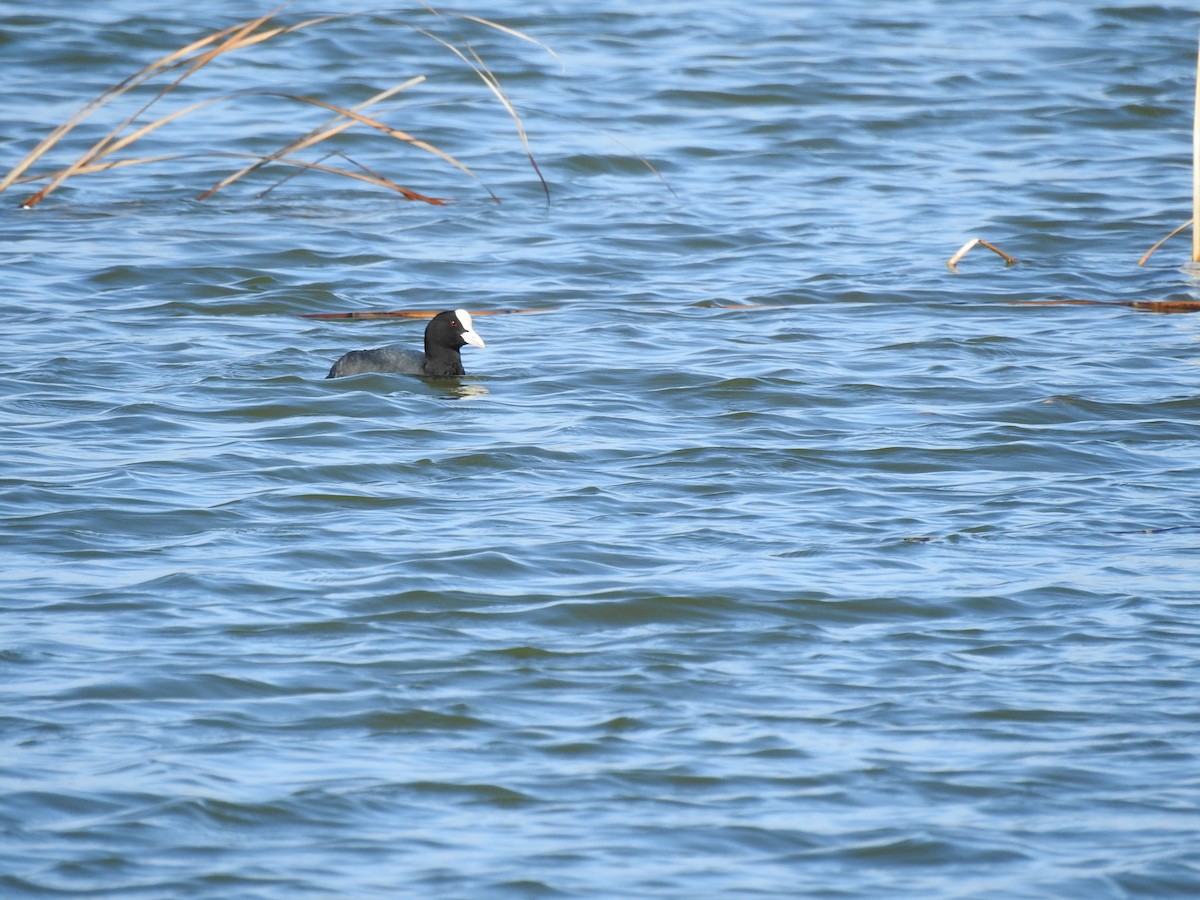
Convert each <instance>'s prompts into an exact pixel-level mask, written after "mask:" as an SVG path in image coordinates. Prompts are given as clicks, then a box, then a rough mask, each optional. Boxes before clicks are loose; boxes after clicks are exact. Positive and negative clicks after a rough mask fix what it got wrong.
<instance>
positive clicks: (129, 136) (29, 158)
mask: <svg viewBox="0 0 1200 900" xmlns="http://www.w3.org/2000/svg"><path fill="white" fill-rule="evenodd" d="M422 5H423V8H424V10H425V12H427V13H430V14H432V15H433V16H434V17H436V19H437V20H439V21H442V22H445V21H447V20H448V18H454V19H458V20H461V21H466V22H471V23H475V24H476V25H480V26H482V27H485V28H489V29H493V30H495V31H498V32H500V33H502V34H505V35H507V36H510V37H515V38H519V39H521V40H524V41H528V42H530V43H533V44H536V45H537V46H539V47H541V48H542V49H544V50H546V52H547V53H549V54H550V55H551V56H552V57H554V58H555V59H557V57H556V56H555V54H554V52H553V51H552V50H550V49H549V48H548V47H546V46H545V45H544V44H542V43H541V42H540V41H537V40H536V39H534V38H532V37H530V36H529V35H526V34H524V33H523V32H520V31H517V30H516V29H513V28H510V27H508V26H505V25H501V24H499V23H496V22H492V21H490V20H488V19H483V18H480V17H478V16H468V15H464V14H460V13H448V12H442V11H439V10H436V9H434V8H432V7H430V6H425V5H424V4H422ZM279 12H280V9H276V10H274V11H272V12H270V13H267V14H265V15H262V16H256V17H254V18H250V19H246V20H244V21H242V22H239V23H237V24H235V25H231V26H228V27H226V28H221V29H218V30H217V31H214V32H212V33H211V34H207V35H205V36H203V37H201V38H198V39H197V40H194V41H192V42H191V43H189V44H186V45H185V46H183V47H180V48H179V49H177V50H174V51H172V52H171V53H168V54H166V55H165V56H163V57H161V58H160V59H157V60H155V61H154V62H152V63H150V64H149V65H147V66H144V67H143V68H141V69H139V70H138V71H137V72H135V73H133V74H132V75H130V76H129V77H127V78H125V79H123V80H122V81H120V82H118V83H117V84H114V85H112V86H110V87H108V88H106V89H105V90H103V91H101V92H100V93H99V94H98V95H97V96H95V97H93V98H92V99H91V100H89V101H88V102H87V103H85V104H83V106H81V107H80V108H79V109H78V110H76V112H75V113H73V114H72V115H71V116H70V117H68V118H67V119H66V121H64V122H62V123H61V124H60V125H58V126H57V127H56V128H54V129H53V130H51V132H50V133H49V134H48V135H46V136H45V137H44V138H42V140H41V141H39V142H38V143H37V144H36V145H35V146H34V147H33V149H32V150H30V151H29V152H28V153H27V154H26V155H25V156H24V157H23V158H22V159H21V160H20V161H19V162H18V163H17V164H16V165H15V166H13V167H12V168H11V169H10V170H9V171H8V173H7V174H5V175H4V176H3V177H0V193H3V192H4V191H6V190H8V189H9V188H10V187H12V186H14V185H19V184H27V183H31V182H39V181H45V182H46V184H45V185H44V186H43V187H42V188H41V189H40V190H38V191H37V192H36V193H34V194H31V195H30V196H28V197H26V198H25V199H24V200H23V201H22V202H21V204H20V205H21V206H22V207H23V208H26V209H29V208H32V207H34V206H37V205H38V204H39V203H41V202H42V201H43V200H44V199H45V198H46V197H47V196H49V195H50V194H51V193H52V192H53V191H54V190H56V189H57V188H58V187H59V186H61V185H62V184H63V183H64V182H66V181H67V180H68V179H69V178H73V177H75V176H77V175H86V174H92V173H95V172H103V171H109V170H112V169H118V168H125V167H128V166H135V165H141V164H143V163H151V162H163V161H173V160H184V159H191V158H195V157H198V156H229V157H234V158H245V159H249V160H250V162H248V163H247V164H246V165H245V166H243V167H242V168H241V169H239V170H238V171H236V172H234V173H232V174H231V175H229V176H227V177H226V178H223V179H221V180H220V181H219V182H217V183H216V184H215V185H213V186H212V187H210V188H208V189H207V190H205V191H202V192H201V193H200V194H198V195H197V199H199V200H204V199H206V198H208V197H211V196H212V195H213V194H215V193H216V192H217V191H219V190H222V189H223V188H226V187H228V186H229V185H231V184H233V183H234V182H236V181H238V180H239V179H241V178H243V177H245V176H246V175H249V174H250V173H252V172H255V171H257V170H258V169H261V168H263V167H264V166H267V165H273V164H278V165H286V166H292V167H297V168H299V169H301V170H307V171H320V172H327V173H330V174H333V175H338V176H341V177H345V178H353V179H356V180H358V181H363V182H366V183H368V184H371V185H375V186H377V187H381V188H384V189H386V190H390V191H393V192H395V193H397V194H399V195H400V196H402V197H404V198H405V199H408V200H417V201H421V202H424V203H431V204H442V203H444V202H445V200H442V199H439V198H436V197H430V196H427V195H425V194H423V193H420V192H418V191H414V190H411V189H409V188H406V187H403V186H401V185H399V184H397V183H396V182H395V181H393V180H391V179H390V178H387V177H386V176H384V175H381V174H379V173H378V172H374V171H372V170H370V169H368V168H366V167H365V166H360V165H358V164H357V163H353V162H352V163H351V164H352V165H354V167H355V169H342V168H338V167H334V166H328V165H325V164H324V160H325V159H328V157H329V156H330V155H333V154H326V155H325V156H323V157H321V159H319V160H318V161H316V162H313V161H308V160H304V159H300V158H298V157H297V156H295V155H294V154H296V153H300V152H302V151H304V150H308V149H310V148H312V147H314V146H316V145H317V144H320V143H321V142H322V141H325V140H327V139H329V138H332V137H334V136H336V135H338V134H341V133H342V132H344V131H346V130H347V129H349V128H352V127H354V126H356V125H363V126H366V127H368V128H371V129H374V130H376V131H377V132H379V133H381V134H383V135H385V136H387V137H389V138H391V139H393V140H397V141H401V142H403V143H406V144H409V145H411V146H413V147H415V148H417V149H419V150H421V151H423V152H425V153H430V154H433V155H434V156H436V157H438V158H439V159H441V160H442V161H443V162H445V163H447V164H448V165H450V166H452V167H454V168H456V169H458V170H459V171H461V172H463V173H464V174H466V175H469V176H470V177H472V178H475V180H476V181H478V178H476V176H475V173H474V172H472V171H471V169H470V168H469V167H467V166H466V165H465V164H463V163H461V162H459V161H458V160H457V159H455V158H454V157H453V156H451V155H450V154H449V153H446V152H444V151H443V150H440V149H438V148H437V147H435V146H433V145H432V144H430V143H428V142H426V141H423V140H420V139H419V138H417V137H415V136H413V135H411V134H409V133H408V132H406V131H403V130H401V129H398V128H394V127H392V126H390V125H387V124H385V123H384V122H382V121H380V120H379V119H378V118H376V117H372V116H368V115H367V114H366V113H365V112H364V110H367V109H369V108H370V107H372V106H374V105H376V104H378V103H381V102H383V101H385V100H388V99H391V98H392V97H394V96H395V95H396V94H398V93H400V92H401V91H405V90H407V89H409V88H411V87H414V86H416V85H418V84H420V83H421V82H423V81H424V80H425V76H423V75H418V76H415V77H413V78H409V79H408V80H406V81H404V82H402V83H401V84H397V85H394V86H392V87H390V88H387V89H385V90H383V91H380V92H379V93H377V94H375V95H374V96H372V97H370V98H369V99H367V100H365V101H363V102H361V103H358V104H357V105H355V106H352V107H345V106H340V105H338V104H335V103H330V102H328V101H325V100H318V99H316V98H313V97H308V96H304V95H301V94H294V93H286V92H281V91H266V90H253V89H246V90H239V91H236V92H233V93H227V94H222V95H219V96H215V97H207V98H205V99H203V100H200V101H198V102H196V103H192V104H190V105H187V106H184V107H181V108H179V109H176V110H173V111H172V112H169V113H167V114H165V115H162V116H160V117H158V118H155V119H152V120H149V121H146V113H147V112H148V111H149V110H150V109H151V108H152V107H154V106H155V105H156V104H158V103H159V101H161V100H163V99H164V98H166V97H167V96H168V95H169V94H170V93H171V92H172V91H174V90H175V88H177V87H178V86H179V85H180V84H181V83H182V82H183V81H184V80H185V79H187V78H188V77H189V76H191V75H193V74H195V73H196V72H197V71H199V70H201V69H202V68H204V67H205V66H207V65H209V64H210V63H212V62H213V60H215V59H218V58H220V57H221V56H224V55H225V54H228V53H232V52H233V51H235V50H241V49H244V48H246V47H250V46H253V45H255V44H260V43H262V42H264V41H267V40H271V39H272V38H276V37H279V36H281V35H286V34H290V33H293V32H296V31H299V30H301V29H304V28H310V27H313V26H317V25H322V24H325V23H329V22H335V21H338V20H344V19H347V18H353V17H355V16H369V15H373V14H372V13H343V14H331V15H319V16H311V17H308V18H302V19H300V20H299V21H296V22H293V23H291V24H287V25H284V24H276V23H275V22H274V19H275V17H276V16H277V15H278V14H279ZM405 27H407V28H409V29H410V30H412V31H414V32H416V33H417V34H420V35H422V36H423V37H426V38H429V39H431V40H433V41H436V42H437V43H438V44H440V45H441V46H443V47H445V48H446V49H448V50H449V51H451V52H452V53H453V54H455V55H456V56H457V57H458V58H459V59H460V60H462V61H463V62H464V63H466V64H467V65H468V66H470V68H471V69H472V70H473V71H474V72H475V74H476V75H477V76H478V77H479V78H480V80H482V81H483V83H484V84H485V85H486V86H487V88H488V90H489V91H491V93H492V94H493V95H494V96H495V97H496V98H497V99H498V100H499V102H500V103H501V105H502V106H503V107H504V109H505V110H506V111H507V112H508V114H509V116H510V117H511V118H512V120H513V122H514V123H515V125H516V131H517V135H518V137H519V139H520V141H521V145H522V147H523V148H524V150H525V154H526V157H527V158H528V160H529V163H530V165H531V166H532V168H533V171H534V173H535V174H536V175H537V177H538V180H539V181H540V182H541V184H542V188H543V190H544V191H546V193H547V196H548V195H549V189H548V187H547V185H546V180H545V178H543V177H542V173H541V170H540V169H539V168H538V164H537V161H536V159H535V158H534V155H533V152H532V150H531V148H530V145H529V140H528V137H527V136H526V133H525V128H524V125H523V124H522V122H521V117H520V116H519V115H518V113H517V111H516V108H515V107H514V106H513V104H512V102H511V101H510V100H509V99H508V96H507V95H506V94H505V92H504V90H503V88H502V86H501V84H500V80H499V78H497V76H496V74H495V73H494V72H493V71H492V70H491V69H490V68H489V67H488V65H487V64H486V63H485V62H484V60H483V59H482V57H481V56H480V55H479V53H478V52H476V51H475V49H474V48H472V47H471V46H470V45H469V44H464V45H463V46H461V47H460V46H459V45H458V44H456V43H454V42H453V41H451V40H448V39H446V38H443V37H440V36H438V35H436V34H434V33H433V32H432V31H430V30H429V29H426V28H419V27H415V26H405ZM171 73H178V74H176V75H175V77H174V79H173V80H171V81H168V82H167V83H165V84H163V85H162V86H161V87H160V88H159V89H158V90H157V91H156V92H155V93H154V94H153V95H152V96H151V97H150V99H149V100H147V101H146V102H145V103H144V104H142V105H141V107H140V108H138V109H137V110H136V111H135V112H133V113H132V114H131V115H129V116H127V117H126V118H125V119H123V120H122V121H121V122H119V123H118V124H117V125H116V126H115V127H113V128H111V129H110V130H109V131H108V132H106V133H105V134H104V135H103V136H102V137H101V138H99V139H98V140H97V141H96V142H95V143H93V144H92V145H91V147H89V148H88V149H87V150H86V151H85V152H84V153H83V154H81V155H80V156H79V157H78V158H77V159H75V161H74V162H72V163H70V164H69V165H67V166H65V167H63V168H58V169H53V170H51V171H48V172H42V173H39V174H27V173H28V172H29V170H30V169H31V168H33V167H34V166H35V165H37V164H38V163H39V162H41V161H42V160H43V157H45V156H47V154H49V153H50V152H51V151H52V150H54V149H55V147H57V145H58V144H59V143H60V142H61V141H62V140H63V139H64V138H66V137H67V136H68V135H69V134H71V132H72V131H74V130H75V128H76V127H78V126H79V125H80V124H82V123H83V122H84V121H85V120H87V119H88V118H90V117H91V116H92V115H93V114H94V113H96V112H98V111H99V110H101V109H102V108H103V107H105V106H106V105H107V104H109V103H111V102H112V101H114V100H116V99H117V98H119V97H121V96H123V95H124V94H126V93H127V92H129V91H131V90H133V89H135V88H138V87H140V86H141V85H143V84H146V83H147V82H150V81H151V80H153V79H156V78H160V77H166V76H168V75H170V74H171ZM256 95H257V96H274V97H280V98H283V99H285V100H290V101H293V102H296V103H302V104H308V105H312V106H318V107H322V108H324V109H326V110H329V111H330V112H332V113H333V114H334V115H333V117H332V118H330V119H328V120H327V121H326V122H325V123H323V124H322V125H320V126H318V127H317V128H314V129H312V130H311V131H309V132H307V133H306V134H304V135H301V136H300V137H297V138H295V139H294V140H292V141H289V142H288V143H286V144H284V145H283V146H282V147H280V148H279V149H277V150H275V151H273V152H270V153H265V154H261V155H257V154H248V153H234V152H223V151H216V152H211V151H210V152H199V151H186V152H179V153H169V154H160V155H157V156H141V157H138V156H128V157H123V158H120V159H112V158H111V157H112V155H113V154H115V153H118V152H120V151H123V150H125V149H126V148H128V147H130V146H131V145H132V144H134V143H135V142H136V141H138V140H140V139H141V138H143V137H145V136H146V135H148V134H150V133H151V132H154V131H156V130H157V129H159V128H161V127H162V126H164V125H167V124H169V123H170V122H173V121H175V120H176V119H178V118H180V117H182V116H186V115H188V114H189V113H192V112H195V111H196V110H198V109H200V108H202V107H205V106H208V105H210V104H213V103H219V102H222V101H226V100H230V99H232V98H235V97H238V98H243V97H248V96H256ZM339 155H340V154H339ZM342 158H343V159H345V157H342ZM488 193H489V195H491V197H492V199H493V200H497V201H498V198H497V197H496V195H495V194H494V193H492V192H491V191H488Z"/></svg>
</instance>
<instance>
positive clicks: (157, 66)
mask: <svg viewBox="0 0 1200 900" xmlns="http://www.w3.org/2000/svg"><path fill="white" fill-rule="evenodd" d="M272 15H274V13H268V14H267V15H265V16H259V17H257V18H254V19H247V20H246V21H245V22H242V23H240V24H239V25H237V26H234V27H233V28H232V29H222V30H221V31H220V32H217V34H221V35H228V36H227V37H225V40H224V41H223V42H222V43H220V44H218V45H217V46H216V47H213V48H212V49H210V50H207V51H205V52H204V53H201V54H200V55H199V56H198V57H196V58H195V60H194V61H193V62H192V65H191V66H189V67H188V69H187V71H185V72H184V73H183V74H182V75H180V76H179V77H178V78H176V79H175V80H174V81H173V82H172V83H171V84H168V85H167V86H166V87H164V88H162V89H160V90H159V92H158V93H157V94H155V95H154V96H153V97H152V98H150V100H148V101H147V102H146V103H145V104H144V105H143V106H142V108H141V109H139V110H138V111H137V112H135V113H133V115H131V116H129V117H127V118H126V119H125V121H124V122H122V123H121V124H120V125H118V126H117V127H116V128H114V129H112V130H111V131H110V132H109V133H108V134H106V135H105V136H104V137H102V138H101V139H100V140H98V141H97V142H96V143H95V144H93V145H92V148H91V149H90V150H88V151H87V152H86V153H84V154H83V156H81V157H79V159H77V160H76V161H75V163H74V164H72V165H71V166H68V167H67V168H66V169H63V170H62V171H61V172H59V173H58V175H57V176H56V177H55V178H53V179H52V180H51V181H50V183H49V184H48V185H46V186H45V187H44V188H42V189H41V190H40V191H38V192H37V193H36V194H34V195H33V196H31V197H28V198H27V199H26V200H25V201H24V202H23V203H22V204H21V208H22V209H32V208H33V207H34V206H37V204H39V203H41V202H42V201H43V200H44V199H46V197H47V196H48V195H49V194H50V192H51V191H53V190H55V189H56V188H57V187H58V186H59V185H60V184H62V183H63V182H64V181H66V180H67V179H68V178H70V177H71V176H72V175H75V174H77V173H78V172H79V170H80V169H82V168H83V167H84V166H87V165H90V164H91V163H93V162H95V160H96V159H98V158H99V157H100V156H102V155H103V151H104V149H105V147H107V146H108V145H109V144H110V143H112V141H113V140H114V139H115V136H116V135H117V134H119V133H120V132H121V131H123V130H124V129H125V127H126V126H128V125H129V124H130V123H131V122H132V121H133V120H134V119H136V118H137V117H138V116H139V115H141V114H142V113H143V112H145V111H146V110H147V109H149V108H150V107H151V106H152V105H153V104H154V103H156V102H158V100H160V99H161V98H162V97H164V96H166V95H167V94H168V93H170V92H171V91H173V90H174V89H175V88H176V87H178V86H179V84H180V83H181V82H182V81H183V80H184V79H185V78H187V77H188V76H189V75H191V74H192V73H194V72H196V71H197V70H199V69H200V68H201V67H202V66H204V65H206V64H208V63H209V62H211V61H212V60H214V59H216V57H217V56H219V55H220V54H221V53H224V52H225V51H227V50H229V49H236V48H237V47H238V46H241V43H240V41H241V39H242V38H244V37H245V36H246V35H247V34H249V33H250V32H251V31H253V30H254V29H255V28H257V27H258V26H259V25H261V24H262V23H263V22H265V21H267V20H268V19H269V18H270V17H271V16H272ZM207 43H211V41H204V42H202V43H201V46H205V44H207ZM189 46H190V45H189ZM178 58H179V52H178V51H176V52H175V53H169V54H167V56H164V57H163V58H162V59H161V60H158V61H156V62H154V63H151V64H150V65H149V66H147V67H146V68H144V69H142V70H141V72H139V73H137V74H136V75H135V76H134V80H133V81H131V82H129V83H128V84H127V85H126V86H125V87H123V88H121V89H119V90H117V91H113V92H112V93H111V94H109V95H108V96H107V97H105V98H104V99H103V100H101V101H100V104H99V105H103V104H104V103H107V102H109V101H110V100H112V99H114V98H116V97H119V96H120V95H121V94H123V93H125V91H127V90H129V89H130V88H132V87H134V86H135V85H137V84H141V83H143V82H145V81H146V80H148V79H149V78H150V77H151V76H152V75H153V74H155V73H156V72H158V71H159V70H161V69H164V68H167V67H169V66H172V65H174V63H175V60H176V59H178ZM142 73H145V77H140V76H141V75H142ZM102 96H103V95H102ZM72 127H73V126H72ZM68 130H69V129H68Z"/></svg>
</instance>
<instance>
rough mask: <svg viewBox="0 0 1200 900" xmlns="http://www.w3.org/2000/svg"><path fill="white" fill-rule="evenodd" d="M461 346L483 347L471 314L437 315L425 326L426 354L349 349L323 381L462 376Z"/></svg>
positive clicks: (392, 350) (452, 310)
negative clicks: (379, 375) (368, 375)
mask: <svg viewBox="0 0 1200 900" xmlns="http://www.w3.org/2000/svg"><path fill="white" fill-rule="evenodd" d="M464 344H470V345H471V346H472V347H482V346H483V338H481V337H480V336H479V335H478V334H476V333H475V328H474V326H473V325H472V324H471V314H470V313H469V312H467V311H466V310H465V309H451V310H446V312H440V313H438V314H437V315H436V316H434V317H433V318H432V319H430V320H429V324H428V325H427V326H425V352H424V353H418V352H417V351H416V350H405V349H400V350H396V349H392V348H391V347H380V348H377V349H374V350H351V351H350V352H349V353H347V354H346V355H345V356H343V357H342V358H341V359H339V360H338V361H337V362H335V363H334V364H333V368H331V369H330V370H329V374H328V375H326V376H325V377H326V378H342V377H344V376H346V375H361V374H363V373H364V372H396V373H399V374H401V375H424V376H426V377H429V378H453V377H455V376H457V375H465V374H466V372H464V371H463V364H462V357H461V356H460V355H459V352H458V348H459V347H462V346H463V345H464Z"/></svg>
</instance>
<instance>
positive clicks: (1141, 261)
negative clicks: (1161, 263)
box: [1138, 220, 1192, 266]
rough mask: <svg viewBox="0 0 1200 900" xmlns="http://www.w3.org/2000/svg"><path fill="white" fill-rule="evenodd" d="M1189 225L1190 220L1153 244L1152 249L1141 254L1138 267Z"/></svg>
mask: <svg viewBox="0 0 1200 900" xmlns="http://www.w3.org/2000/svg"><path fill="white" fill-rule="evenodd" d="M1191 224H1192V223H1191V221H1190V220H1189V221H1187V222H1184V223H1183V224H1182V225H1180V226H1179V227H1178V228H1176V229H1175V230H1174V231H1172V232H1171V233H1170V234H1168V235H1167V236H1166V237H1165V238H1163V239H1162V240H1160V241H1159V242H1158V243H1157V244H1155V245H1154V246H1153V247H1151V248H1150V249H1149V250H1147V251H1146V252H1145V253H1143V254H1142V258H1141V259H1139V260H1138V265H1139V266H1144V265H1145V264H1146V263H1147V261H1149V259H1150V257H1151V256H1153V255H1154V252H1155V251H1156V250H1157V249H1158V248H1159V247H1161V246H1162V245H1163V244H1165V243H1166V242H1167V241H1169V240H1170V239H1171V238H1173V237H1175V235H1177V234H1179V233H1180V232H1181V231H1183V230H1184V229H1185V228H1187V227H1188V226H1190V225H1191Z"/></svg>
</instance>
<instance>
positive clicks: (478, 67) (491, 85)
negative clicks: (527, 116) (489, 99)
mask: <svg viewBox="0 0 1200 900" xmlns="http://www.w3.org/2000/svg"><path fill="white" fill-rule="evenodd" d="M426 8H427V9H431V11H433V12H434V13H435V14H437V15H439V16H440V13H437V11H436V10H432V8H431V7H426ZM484 21H486V20H484ZM415 30H416V31H417V32H419V33H420V34H423V35H425V36H426V37H427V38H429V39H430V40H433V41H437V42H438V43H439V44H441V45H442V46H443V47H445V48H446V49H447V50H449V51H450V52H451V53H453V54H454V55H455V56H457V57H458V58H459V59H461V60H462V61H463V62H465V63H466V64H467V65H468V66H470V67H471V69H472V70H473V71H474V72H475V74H476V75H478V76H479V78H480V80H482V81H483V83H484V84H486V85H487V87H488V90H490V91H491V92H492V94H493V95H494V96H495V97H496V99H497V100H499V101H500V104H501V105H502V106H503V107H504V109H505V110H506V111H507V112H508V114H509V116H510V117H511V118H512V120H513V124H514V125H515V126H516V129H517V137H519V138H520V139H521V146H522V147H524V148H525V157H526V159H528V160H529V165H530V166H531V167H532V168H533V172H534V174H535V175H537V177H538V181H540V182H541V184H542V190H543V191H544V192H545V194H546V199H547V200H549V198H550V185H549V184H547V183H546V179H545V177H543V175H542V170H541V167H540V166H538V164H537V160H536V159H535V158H534V156H533V148H532V147H530V145H529V137H528V135H527V134H526V133H525V125H524V123H523V122H522V121H521V116H520V115H519V114H518V113H517V110H516V107H514V106H513V105H512V102H511V101H510V100H509V99H508V96H507V95H506V94H505V93H504V89H503V88H502V87H501V86H500V80H499V79H498V78H496V76H495V74H494V73H493V72H492V70H491V69H490V68H488V65H487V63H485V62H484V61H483V58H482V57H481V56H480V55H479V54H478V53H476V52H475V49H474V48H473V47H471V45H470V44H467V49H468V50H469V51H470V52H471V57H472V58H473V59H474V62H472V60H471V59H468V58H467V55H466V54H465V53H463V52H462V51H461V50H459V49H458V48H457V47H455V46H454V45H453V44H451V43H450V42H449V41H445V40H443V39H442V38H440V37H438V36H437V35H436V34H434V33H432V32H431V31H427V30H426V29H424V28H417V29H415Z"/></svg>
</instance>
